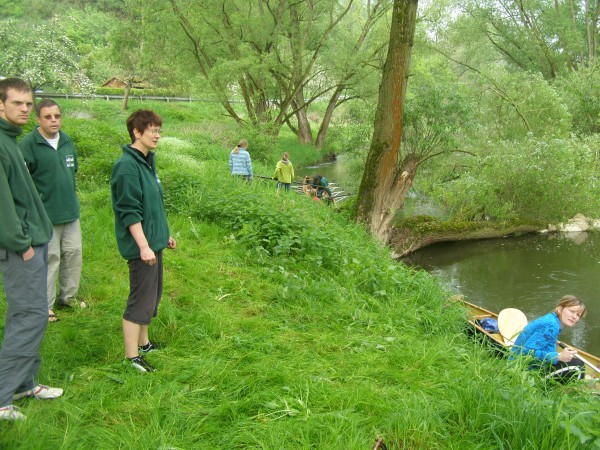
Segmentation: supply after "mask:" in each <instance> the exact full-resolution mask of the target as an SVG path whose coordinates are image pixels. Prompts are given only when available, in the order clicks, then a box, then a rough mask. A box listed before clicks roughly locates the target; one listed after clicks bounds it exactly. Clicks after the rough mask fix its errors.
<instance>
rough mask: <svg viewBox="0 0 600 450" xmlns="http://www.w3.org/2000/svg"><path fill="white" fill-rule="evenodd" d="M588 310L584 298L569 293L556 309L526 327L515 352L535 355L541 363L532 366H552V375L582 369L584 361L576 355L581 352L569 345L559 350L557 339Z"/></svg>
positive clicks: (512, 350)
mask: <svg viewBox="0 0 600 450" xmlns="http://www.w3.org/2000/svg"><path fill="white" fill-rule="evenodd" d="M586 313H587V309H586V306H585V305H584V304H583V302H582V301H581V300H579V299H578V298H577V297H575V296H573V295H565V296H564V297H563V298H561V299H560V302H559V304H558V306H557V307H556V309H555V310H554V311H552V312H551V313H549V314H546V315H545V316H542V317H540V318H538V319H536V320H534V321H532V322H530V323H529V324H528V325H527V326H526V327H525V328H524V329H523V331H522V332H521V334H519V336H518V337H517V340H516V342H515V345H514V346H513V347H512V348H511V352H512V354H513V355H530V356H533V357H534V358H535V359H536V360H537V362H534V363H533V364H532V365H531V366H530V367H531V368H540V367H541V368H544V369H548V370H549V371H550V375H551V376H553V375H559V376H561V375H566V374H567V373H569V372H572V371H573V370H578V369H579V368H580V367H581V365H582V364H583V363H582V362H581V361H580V360H579V359H577V358H576V354H577V351H576V350H573V349H571V348H565V349H563V350H562V351H561V352H557V351H556V350H557V349H556V341H557V340H558V335H559V334H560V332H561V331H562V329H563V328H564V327H572V326H573V325H575V324H576V323H577V322H579V319H581V318H582V317H585V315H586ZM581 375H583V372H581Z"/></svg>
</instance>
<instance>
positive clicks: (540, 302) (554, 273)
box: [404, 233, 600, 355]
mask: <svg viewBox="0 0 600 450" xmlns="http://www.w3.org/2000/svg"><path fill="white" fill-rule="evenodd" d="M404 262H405V263H406V264H408V265H412V266H416V267H420V268H422V269H424V270H426V271H428V272H429V273H431V274H432V275H433V276H435V277H436V278H438V279H439V280H440V282H442V283H444V284H446V285H447V286H449V287H450V289H451V290H452V292H453V293H461V294H463V295H464V296H465V297H466V299H467V300H468V301H470V302H471V303H475V304H477V305H479V306H482V307H484V308H486V309H489V310H490V311H494V312H499V311H500V310H502V309H504V308H509V307H512V308H518V309H520V310H521V311H523V312H524V313H525V315H526V316H527V319H528V320H530V321H531V320H532V319H535V318H537V317H539V316H542V315H544V314H546V313H548V312H550V311H551V310H552V309H554V308H555V307H556V304H557V303H558V301H559V299H560V298H561V297H562V296H563V295H566V294H573V295H575V296H577V297H578V298H580V299H581V300H582V301H583V302H584V303H585V304H586V305H587V307H588V314H587V317H586V318H584V319H582V320H580V322H579V323H578V324H576V325H575V326H574V327H573V328H571V329H565V330H563V332H562V333H561V340H564V341H566V342H570V343H572V344H573V345H575V346H576V347H579V348H581V349H582V350H586V351H588V352H589V353H592V354H594V355H600V298H599V295H598V280H599V278H600V234H598V233H569V234H548V235H541V234H535V235H527V236H522V237H518V238H503V239H485V240H477V241H462V242H451V243H442V244H435V245H432V246H429V247H426V248H424V249H421V250H419V251H417V252H415V253H413V254H411V255H409V256H408V257H406V258H405V259H404Z"/></svg>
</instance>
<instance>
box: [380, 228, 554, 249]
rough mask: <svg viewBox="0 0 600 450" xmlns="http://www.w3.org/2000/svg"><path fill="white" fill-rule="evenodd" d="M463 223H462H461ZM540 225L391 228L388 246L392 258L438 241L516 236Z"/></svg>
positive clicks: (533, 230) (532, 230) (533, 231)
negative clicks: (423, 228) (416, 229)
mask: <svg viewBox="0 0 600 450" xmlns="http://www.w3.org/2000/svg"><path fill="white" fill-rule="evenodd" d="M463 225H464V224H463ZM541 228H542V227H541V226H540V225H539V224H538V225H534V224H523V225H506V226H501V225H499V224H493V223H489V224H488V223H481V224H478V223H471V224H470V228H469V225H468V224H467V225H466V226H463V227H461V226H456V227H440V229H430V230H427V231H415V230H414V229H411V228H410V227H401V226H400V227H398V228H392V233H391V239H390V243H389V245H390V247H391V249H392V256H393V257H394V258H402V257H404V256H407V255H408V254H409V253H412V252H414V251H416V250H419V249H420V248H423V247H427V246H428V245H431V244H436V243H438V242H452V241H468V240H475V239H492V238H499V237H507V236H518V235H523V234H529V233H535V232H538V231H539V230H540V229H541Z"/></svg>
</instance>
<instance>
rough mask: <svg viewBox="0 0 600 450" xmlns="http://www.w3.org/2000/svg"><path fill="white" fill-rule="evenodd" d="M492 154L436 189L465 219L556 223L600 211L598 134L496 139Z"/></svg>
mask: <svg viewBox="0 0 600 450" xmlns="http://www.w3.org/2000/svg"><path fill="white" fill-rule="evenodd" d="M490 145H493V148H489V149H488V152H487V155H486V156H483V157H480V158H479V159H478V160H477V161H476V163H475V165H474V166H473V167H472V169H470V170H467V171H466V172H464V173H463V174H462V175H460V176H459V177H458V178H456V179H454V180H452V181H449V182H447V183H444V184H438V185H437V186H436V187H433V189H434V190H435V194H434V195H436V196H437V197H438V198H440V199H442V201H443V203H444V205H445V206H446V207H447V208H448V209H449V210H450V211H451V213H452V214H454V215H457V216H460V217H462V218H464V219H478V218H482V217H484V216H487V217H491V218H495V219H497V220H532V221H548V222H551V221H557V220H561V219H564V218H568V217H572V216H573V215H574V214H576V213H583V214H585V215H588V216H590V217H598V216H599V215H600V202H599V199H600V180H598V175H597V172H598V163H599V160H598V154H599V151H600V142H599V141H598V139H597V138H596V137H590V138H585V139H581V138H577V137H572V138H570V139H552V140H540V139H536V138H534V137H530V138H528V139H526V140H524V141H520V142H515V141H501V142H491V143H490Z"/></svg>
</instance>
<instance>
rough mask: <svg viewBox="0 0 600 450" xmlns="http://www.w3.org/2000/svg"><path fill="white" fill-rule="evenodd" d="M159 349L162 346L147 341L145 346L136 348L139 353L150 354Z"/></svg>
mask: <svg viewBox="0 0 600 450" xmlns="http://www.w3.org/2000/svg"><path fill="white" fill-rule="evenodd" d="M161 348H162V345H160V344H157V343H156V342H152V341H148V343H147V344H146V345H140V346H139V347H138V350H139V352H140V353H150V352H154V351H156V350H160V349H161Z"/></svg>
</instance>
